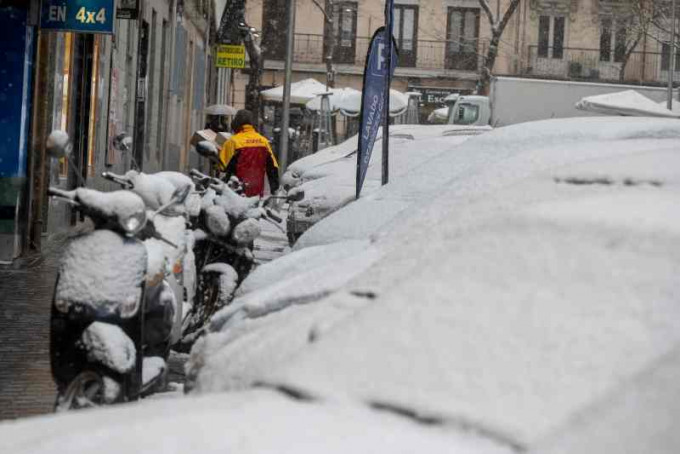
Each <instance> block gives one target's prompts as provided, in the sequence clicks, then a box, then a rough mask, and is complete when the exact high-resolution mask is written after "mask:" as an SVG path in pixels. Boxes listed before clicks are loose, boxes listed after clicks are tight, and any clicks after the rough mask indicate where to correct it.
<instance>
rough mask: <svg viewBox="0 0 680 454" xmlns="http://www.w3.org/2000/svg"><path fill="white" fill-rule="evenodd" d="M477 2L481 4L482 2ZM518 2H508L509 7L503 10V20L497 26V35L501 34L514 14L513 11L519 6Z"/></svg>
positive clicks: (514, 0)
mask: <svg viewBox="0 0 680 454" xmlns="http://www.w3.org/2000/svg"><path fill="white" fill-rule="evenodd" d="M479 1H480V2H481V1H482V0H479ZM484 1H486V0H484ZM519 1H520V0H512V1H511V2H510V6H508V9H506V10H505V14H503V19H501V23H500V24H498V33H503V30H505V27H506V26H507V25H508V22H510V18H511V17H512V15H513V14H515V10H516V9H517V6H519Z"/></svg>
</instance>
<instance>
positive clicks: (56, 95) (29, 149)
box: [0, 0, 218, 262]
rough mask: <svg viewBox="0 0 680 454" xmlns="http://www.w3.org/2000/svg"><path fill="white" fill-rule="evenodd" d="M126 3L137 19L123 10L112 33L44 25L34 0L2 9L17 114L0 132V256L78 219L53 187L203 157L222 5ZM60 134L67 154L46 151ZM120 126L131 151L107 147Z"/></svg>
mask: <svg viewBox="0 0 680 454" xmlns="http://www.w3.org/2000/svg"><path fill="white" fill-rule="evenodd" d="M125 3H128V4H131V5H132V9H133V12H134V13H136V14H133V16H132V17H131V18H125V17H124V16H123V15H122V14H119V15H118V16H117V17H116V19H115V21H114V24H113V26H114V27H113V28H114V31H113V34H92V33H77V32H69V31H53V30H47V29H41V28H40V15H41V13H42V12H41V9H40V1H39V0H31V1H25V0H16V1H13V0H12V1H9V0H7V1H5V0H3V2H2V3H1V5H0V24H2V25H3V27H2V32H3V33H5V32H6V33H7V36H5V37H4V38H6V39H3V40H2V52H3V53H4V54H5V55H4V56H5V61H12V62H16V68H14V67H12V68H7V73H3V74H2V77H0V83H2V84H4V85H7V86H9V87H14V89H13V90H12V93H11V96H12V98H11V99H9V98H8V99H4V98H3V97H2V96H1V95H0V100H2V101H3V104H4V102H5V101H7V107H8V110H7V112H10V111H11V117H8V119H9V120H8V121H6V122H5V121H2V122H0V127H2V128H3V129H4V130H3V132H4V133H5V136H6V137H11V138H12V142H11V143H9V141H8V142H7V143H3V144H2V145H1V147H2V150H1V151H2V159H0V165H2V169H0V185H2V191H1V193H2V196H1V197H2V200H0V205H1V206H2V207H1V208H0V214H1V215H2V219H0V261H3V262H7V261H11V260H13V259H14V258H16V257H17V256H19V255H21V254H22V253H26V252H29V251H31V250H36V251H39V250H40V248H41V240H42V238H43V237H44V236H46V235H49V234H52V233H55V232H59V231H62V230H64V229H65V228H67V227H69V226H71V225H73V224H74V223H76V222H77V221H78V219H77V218H76V215H75V213H74V212H73V210H71V209H70V208H69V207H68V206H66V205H65V204H63V203H59V202H58V201H51V200H50V199H49V198H48V197H47V188H48V187H49V186H57V187H60V188H63V189H72V188H75V187H78V186H88V187H92V188H97V189H103V190H111V189H116V188H115V187H114V186H112V185H111V183H109V182H108V181H107V180H105V179H103V178H102V177H101V173H102V172H104V171H110V172H115V173H124V172H126V171H127V170H129V169H131V168H135V167H136V168H140V169H142V170H143V171H145V172H154V171H158V170H162V169H166V170H187V169H188V168H189V167H191V166H197V165H199V164H200V160H199V157H198V156H197V155H196V154H195V153H191V151H190V143H189V142H190V139H191V136H192V135H193V132H194V131H195V130H197V129H202V128H203V126H204V122H205V116H204V114H203V110H204V107H205V105H206V103H208V102H209V101H212V100H213V98H214V96H213V94H212V92H211V90H210V87H214V83H212V82H211V78H212V77H213V76H214V71H212V63H211V61H212V52H211V46H212V42H213V41H214V37H215V31H216V21H215V18H216V17H217V16H218V12H217V11H216V6H215V2H214V1H213V0H132V1H131V2H130V1H128V2H115V4H117V5H118V7H119V8H120V7H121V6H122V5H123V4H125ZM118 11H119V12H120V11H121V10H120V9H119V10H118ZM19 29H20V30H21V33H18V30H19ZM10 54H11V55H10ZM10 70H11V72H10ZM7 74H12V75H15V77H16V78H17V81H14V80H10V78H8V76H7ZM19 82H20V83H19ZM8 93H9V92H8ZM10 106H12V109H9V107H10ZM4 109H5V106H4V105H3V111H4ZM57 129H58V130H63V131H66V132H67V133H68V134H69V137H70V138H71V140H72V144H73V151H72V154H71V156H70V157H69V158H68V161H67V160H66V159H62V160H59V161H57V160H54V159H52V158H50V157H49V156H47V155H46V151H45V142H46V138H47V136H48V135H49V133H50V132H51V131H53V130H57ZM120 133H126V134H129V135H130V136H131V137H132V138H133V142H134V146H133V150H132V152H131V153H129V154H121V153H120V152H119V151H117V150H115V149H114V148H113V147H112V145H111V142H112V140H111V139H112V138H113V137H114V136H116V135H117V134H120ZM9 158H11V159H9Z"/></svg>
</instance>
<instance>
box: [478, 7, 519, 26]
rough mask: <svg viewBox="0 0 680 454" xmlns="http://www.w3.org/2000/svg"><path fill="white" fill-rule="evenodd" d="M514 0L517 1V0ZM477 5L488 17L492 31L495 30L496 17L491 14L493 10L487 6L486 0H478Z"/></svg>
mask: <svg viewBox="0 0 680 454" xmlns="http://www.w3.org/2000/svg"><path fill="white" fill-rule="evenodd" d="M513 1H515V0H513ZM516 1H517V2H519V0H516ZM479 5H480V6H481V7H482V9H483V10H484V12H485V13H486V17H487V19H489V25H491V30H492V31H493V30H496V18H495V17H494V16H493V11H491V7H490V6H489V2H488V0H479Z"/></svg>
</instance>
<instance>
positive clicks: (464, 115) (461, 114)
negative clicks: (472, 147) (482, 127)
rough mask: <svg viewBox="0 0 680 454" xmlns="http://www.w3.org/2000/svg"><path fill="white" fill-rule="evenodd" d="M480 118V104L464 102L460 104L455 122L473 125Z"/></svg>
mask: <svg viewBox="0 0 680 454" xmlns="http://www.w3.org/2000/svg"><path fill="white" fill-rule="evenodd" d="M478 118H479V106H476V105H474V104H469V103H462V104H460V105H459V106H458V112H456V120H455V124H457V125H471V124H473V123H475V122H476V121H477V119H478Z"/></svg>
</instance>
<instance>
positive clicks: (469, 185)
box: [295, 117, 680, 249]
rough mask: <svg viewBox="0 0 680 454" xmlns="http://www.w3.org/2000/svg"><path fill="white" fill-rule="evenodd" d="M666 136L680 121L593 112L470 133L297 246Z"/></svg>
mask: <svg viewBox="0 0 680 454" xmlns="http://www.w3.org/2000/svg"><path fill="white" fill-rule="evenodd" d="M661 138H668V139H674V138H675V139H677V138H680V123H679V122H678V121H676V120H672V119H659V118H634V117H588V118H567V119H555V120H544V121H536V122H529V123H523V124H518V125H512V126H506V127H503V128H497V129H495V130H493V131H491V132H487V133H485V134H482V135H479V136H475V137H471V138H469V139H468V140H466V141H465V142H464V143H461V144H460V145H457V146H456V147H455V148H454V149H452V150H451V153H441V154H439V155H437V156H435V157H433V158H431V159H428V160H424V161H421V162H419V163H417V164H415V163H414V164H413V165H412V167H411V168H410V169H409V171H408V172H405V173H404V174H403V177H401V178H399V180H398V184H389V185H386V186H384V187H380V188H378V189H377V190H376V191H375V192H373V193H369V194H365V195H362V197H361V198H360V199H359V200H357V201H356V202H353V203H352V204H350V205H349V206H347V207H346V208H345V209H343V210H341V211H337V212H335V213H332V214H331V215H330V216H328V217H327V218H326V219H324V221H323V225H315V226H313V227H311V228H310V229H309V230H308V231H307V232H305V234H304V235H302V237H301V238H300V239H299V240H298V242H297V243H296V245H295V248H296V249H300V248H304V247H308V246H315V245H320V244H327V243H329V242H334V241H340V240H348V239H366V238H369V237H371V235H375V234H379V233H380V232H381V231H382V230H389V229H391V228H392V227H393V225H396V224H399V223H400V222H401V221H402V219H403V217H402V216H401V214H403V213H405V212H406V211H405V210H406V209H407V208H409V209H417V208H418V207H419V206H421V205H423V204H424V203H427V202H428V201H429V200H432V199H434V198H435V197H437V196H438V195H439V194H440V193H441V192H442V190H444V189H446V188H454V187H455V188H456V195H457V196H463V195H465V196H466V197H468V198H474V197H478V196H480V195H482V194H484V193H486V192H489V191H491V190H493V189H494V188H499V187H502V186H504V185H508V184H511V183H512V182H513V181H519V180H521V179H523V178H526V177H527V176H529V175H531V174H532V173H535V172H539V171H542V170H548V169H551V168H555V167H557V166H560V165H565V164H569V163H575V162H578V161H580V160H583V161H584V160H589V159H595V158H597V157H603V158H604V157H607V156H617V155H623V154H626V153H629V152H630V150H631V147H633V148H634V149H635V148H636V147H642V148H643V149H644V148H645V146H644V145H640V144H639V143H638V142H637V141H638V140H644V139H650V140H649V141H648V142H647V144H648V145H647V148H654V147H655V146H657V143H656V139H661ZM415 143H416V144H418V142H415ZM369 174H370V170H369ZM463 193H464V194H463ZM306 197H307V196H306V193H305V198H306ZM409 217H412V216H409Z"/></svg>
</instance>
